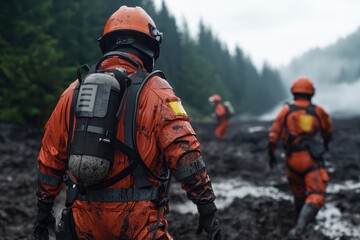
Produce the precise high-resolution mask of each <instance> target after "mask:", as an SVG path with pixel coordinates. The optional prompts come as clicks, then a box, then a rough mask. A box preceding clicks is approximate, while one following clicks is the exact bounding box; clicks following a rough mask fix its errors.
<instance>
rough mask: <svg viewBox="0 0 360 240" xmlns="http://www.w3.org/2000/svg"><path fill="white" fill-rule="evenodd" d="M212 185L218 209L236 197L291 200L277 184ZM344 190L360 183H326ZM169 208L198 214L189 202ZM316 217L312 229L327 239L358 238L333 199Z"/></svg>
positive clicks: (235, 182)
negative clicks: (274, 185)
mask: <svg viewBox="0 0 360 240" xmlns="http://www.w3.org/2000/svg"><path fill="white" fill-rule="evenodd" d="M212 185H213V188H214V191H215V193H216V195H217V199H216V201H215V203H216V206H217V208H218V209H225V208H227V207H229V206H230V205H231V204H232V203H233V202H234V199H235V198H239V199H243V198H244V197H246V196H252V197H255V198H261V197H270V198H272V199H273V200H274V201H280V200H287V201H291V202H292V201H293V200H292V196H291V195H289V194H288V193H285V192H282V191H280V190H279V189H277V188H276V187H273V186H256V185H254V184H252V183H250V182H247V181H244V180H242V179H241V178H233V179H227V180H221V181H220V182H219V181H213V182H212ZM173 191H175V192H176V193H180V192H181V191H182V190H181V189H180V188H176V189H173ZM343 191H356V192H360V183H358V182H354V181H345V182H344V183H336V184H329V186H328V193H329V194H338V193H340V192H343ZM171 209H172V210H173V211H176V212H179V213H181V214H186V213H192V214H197V209H196V206H195V205H194V204H193V203H192V202H190V201H186V202H185V203H175V204H171ZM357 215H358V216H357V217H358V218H360V215H359V214H357ZM353 217H355V216H353ZM316 220H317V221H316V224H315V225H314V226H313V228H314V229H315V230H317V231H321V232H322V233H323V234H324V235H325V236H327V237H329V238H330V239H333V240H340V239H344V238H343V237H345V236H346V237H348V238H349V239H354V240H355V239H360V227H359V226H356V225H354V224H353V223H352V222H350V221H348V220H346V219H343V214H342V212H341V210H340V209H339V208H338V207H337V206H336V204H335V203H333V202H326V203H325V206H324V207H323V208H322V209H321V210H320V211H319V213H318V215H317V217H316ZM348 238H347V239H348Z"/></svg>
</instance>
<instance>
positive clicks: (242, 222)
mask: <svg viewBox="0 0 360 240" xmlns="http://www.w3.org/2000/svg"><path fill="white" fill-rule="evenodd" d="M359 123H360V119H359V118H352V119H336V120H334V129H335V131H334V142H333V143H332V144H331V145H330V148H331V150H330V153H328V154H327V155H326V159H325V160H326V163H327V166H328V168H329V169H330V177H331V182H330V183H331V184H344V182H346V181H348V182H350V183H354V184H355V183H359V181H360V175H359V171H360V151H359V149H360V124H359ZM192 124H193V127H194V129H195V131H196V132H197V136H198V138H199V140H200V142H201V149H202V152H203V155H204V159H205V161H206V163H207V168H208V171H209V174H210V176H211V178H212V180H213V181H214V182H216V183H221V182H223V181H226V180H227V179H236V178H240V179H243V180H244V181H246V182H249V183H252V184H254V186H263V187H274V188H276V189H278V190H279V191H281V192H282V193H284V194H288V195H289V196H290V193H289V187H288V185H287V182H286V179H285V178H284V176H285V172H286V169H285V166H284V164H283V163H282V160H281V158H280V157H279V164H278V167H277V168H276V169H274V170H272V171H270V169H269V167H268V159H267V156H266V145H267V133H268V129H269V127H270V124H271V123H270V122H259V121H246V122H232V123H231V129H230V136H229V138H230V139H229V140H227V141H217V140H216V139H214V137H213V128H214V125H213V124H210V123H192ZM42 134H43V130H37V129H26V128H20V127H16V126H13V125H7V124H0V154H1V161H0V190H1V192H2V193H3V194H1V195H0V236H1V237H0V238H1V239H31V231H32V224H33V221H34V219H35V215H36V211H35V206H36V204H35V203H36V198H35V196H34V192H35V188H36V179H37V172H36V171H37V170H36V166H37V160H36V159H37V155H38V152H39V149H40V144H41V138H42ZM281 152H282V151H281V150H279V151H278V155H280V154H281ZM176 188H178V187H177V186H176V184H174V186H173V188H172V190H171V191H170V201H171V204H184V203H186V202H187V201H188V200H187V199H186V194H185V193H184V192H182V191H181V190H179V189H176ZM359 196H360V190H359V189H358V190H357V189H350V190H347V189H340V190H336V191H335V190H334V192H331V193H329V194H328V196H327V202H329V203H330V204H331V206H333V207H334V208H336V211H337V214H338V218H339V220H338V221H341V222H346V223H348V224H350V226H359V225H360V201H359V200H360V199H359V198H360V197H359ZM62 199H63V195H62V196H61V197H60V199H59V200H58V201H57V203H56V206H55V208H56V211H57V212H59V211H60V209H61V208H62V206H63V204H64V203H63V202H62ZM329 206H330V205H329ZM170 208H171V205H170ZM339 214H340V215H339ZM218 215H219V217H220V219H221V223H222V228H223V239H230V240H232V239H247V240H252V239H254V240H255V239H256V240H262V239H264V240H265V239H286V234H287V232H288V231H289V230H290V229H291V227H292V226H293V224H294V221H295V212H294V209H293V205H292V201H291V199H282V198H279V199H274V198H272V197H269V196H260V197H259V196H250V195H248V196H245V197H242V198H235V199H234V200H233V201H232V203H231V204H230V205H228V206H226V207H224V208H221V209H219V211H218ZM168 220H169V232H170V233H171V235H172V236H173V237H174V238H175V239H207V238H206V235H205V234H204V233H203V234H201V235H200V236H196V235H195V232H196V229H197V224H198V216H197V215H196V214H192V213H180V212H176V211H172V212H171V213H170V214H169V215H168ZM325 227H326V226H325ZM322 228H323V227H322V225H321V224H319V225H313V226H310V227H309V228H308V231H307V233H306V235H305V236H304V237H303V239H312V240H323V239H324V240H325V239H350V240H352V239H359V238H360V237H359V238H358V237H354V236H351V234H356V233H349V234H350V235H347V233H342V232H341V231H340V233H337V237H336V238H335V237H331V236H328V235H329V234H328V235H326V234H324V232H325V233H326V231H325V230H326V229H325V230H324V229H322ZM322 230H324V231H322ZM341 234H343V235H341Z"/></svg>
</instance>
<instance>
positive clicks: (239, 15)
mask: <svg viewBox="0 0 360 240" xmlns="http://www.w3.org/2000/svg"><path fill="white" fill-rule="evenodd" d="M161 2H162V0H155V4H156V6H157V7H159V6H160V5H161ZM165 3H166V4H167V6H168V7H169V9H170V12H171V13H172V14H173V15H175V17H176V19H177V23H178V24H179V25H180V26H182V23H183V21H184V19H185V20H186V22H187V23H188V26H189V29H190V31H191V33H192V34H193V35H194V36H195V34H196V31H197V29H198V25H199V20H200V19H202V20H203V22H204V23H205V25H207V26H209V27H211V29H212V30H213V32H214V33H215V34H216V35H217V36H218V38H219V39H220V40H221V42H223V43H226V44H227V45H228V46H229V49H230V50H233V49H234V46H235V45H239V46H240V47H241V48H242V49H243V50H244V51H245V53H246V54H247V55H249V56H250V57H251V59H252V60H253V62H254V63H255V64H256V65H257V66H258V67H260V66H262V63H263V62H264V61H266V62H268V63H270V65H272V66H274V67H280V66H282V65H286V64H288V63H289V61H290V60H291V59H292V58H293V57H296V56H299V55H301V54H302V53H304V52H305V51H307V50H309V49H310V48H314V47H316V46H319V47H325V46H327V45H329V44H331V43H334V42H335V41H336V40H337V39H338V38H339V37H345V36H347V35H348V34H350V33H352V32H353V31H355V30H356V29H357V28H358V27H359V26H360V0H301V1H298V0H222V1H218V0H165ZM160 30H161V29H160ZM165 37H166V36H165Z"/></svg>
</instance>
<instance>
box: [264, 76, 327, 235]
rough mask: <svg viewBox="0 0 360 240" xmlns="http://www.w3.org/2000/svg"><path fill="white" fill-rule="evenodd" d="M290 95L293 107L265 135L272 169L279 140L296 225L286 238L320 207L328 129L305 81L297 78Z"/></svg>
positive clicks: (283, 111)
mask: <svg viewBox="0 0 360 240" xmlns="http://www.w3.org/2000/svg"><path fill="white" fill-rule="evenodd" d="M291 92H292V94H293V96H294V101H293V103H291V104H286V105H284V106H283V108H282V109H281V110H280V112H279V114H278V115H277V117H276V119H275V121H274V123H273V125H272V128H271V131H270V133H269V145H268V154H269V164H270V167H271V168H273V167H274V166H275V165H276V158H275V149H276V146H277V143H278V141H279V139H281V140H282V143H283V145H284V148H285V150H286V165H287V168H288V174H287V177H288V181H289V183H290V187H291V191H292V193H293V196H294V203H295V208H296V213H297V223H296V225H295V227H294V228H293V229H292V230H291V231H290V232H289V236H290V237H297V236H299V235H301V233H302V232H304V230H305V228H306V226H307V224H308V223H309V222H311V221H313V220H314V219H315V217H316V215H317V213H318V211H319V209H320V208H321V207H322V206H323V205H324V201H325V193H326V184H327V182H328V180H329V177H328V174H327V172H326V170H325V168H324V162H323V154H324V153H325V151H326V150H328V144H329V141H330V140H331V136H332V126H331V120H330V117H329V115H328V114H327V113H326V112H325V111H324V109H323V108H321V107H320V106H317V105H314V104H313V103H312V102H311V98H312V97H313V95H314V93H315V88H314V85H313V83H312V81H311V80H310V79H309V78H308V77H305V76H301V77H298V78H297V79H296V80H295V81H294V83H293V85H292V87H291Z"/></svg>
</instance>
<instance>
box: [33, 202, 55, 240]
mask: <svg viewBox="0 0 360 240" xmlns="http://www.w3.org/2000/svg"><path fill="white" fill-rule="evenodd" d="M53 205H54V203H45V202H42V201H38V203H37V207H38V212H37V215H36V219H35V223H34V226H33V236H34V239H35V240H48V239H49V230H48V229H49V228H51V229H52V230H55V224H56V220H55V217H54V212H53V210H52V208H53Z"/></svg>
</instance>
